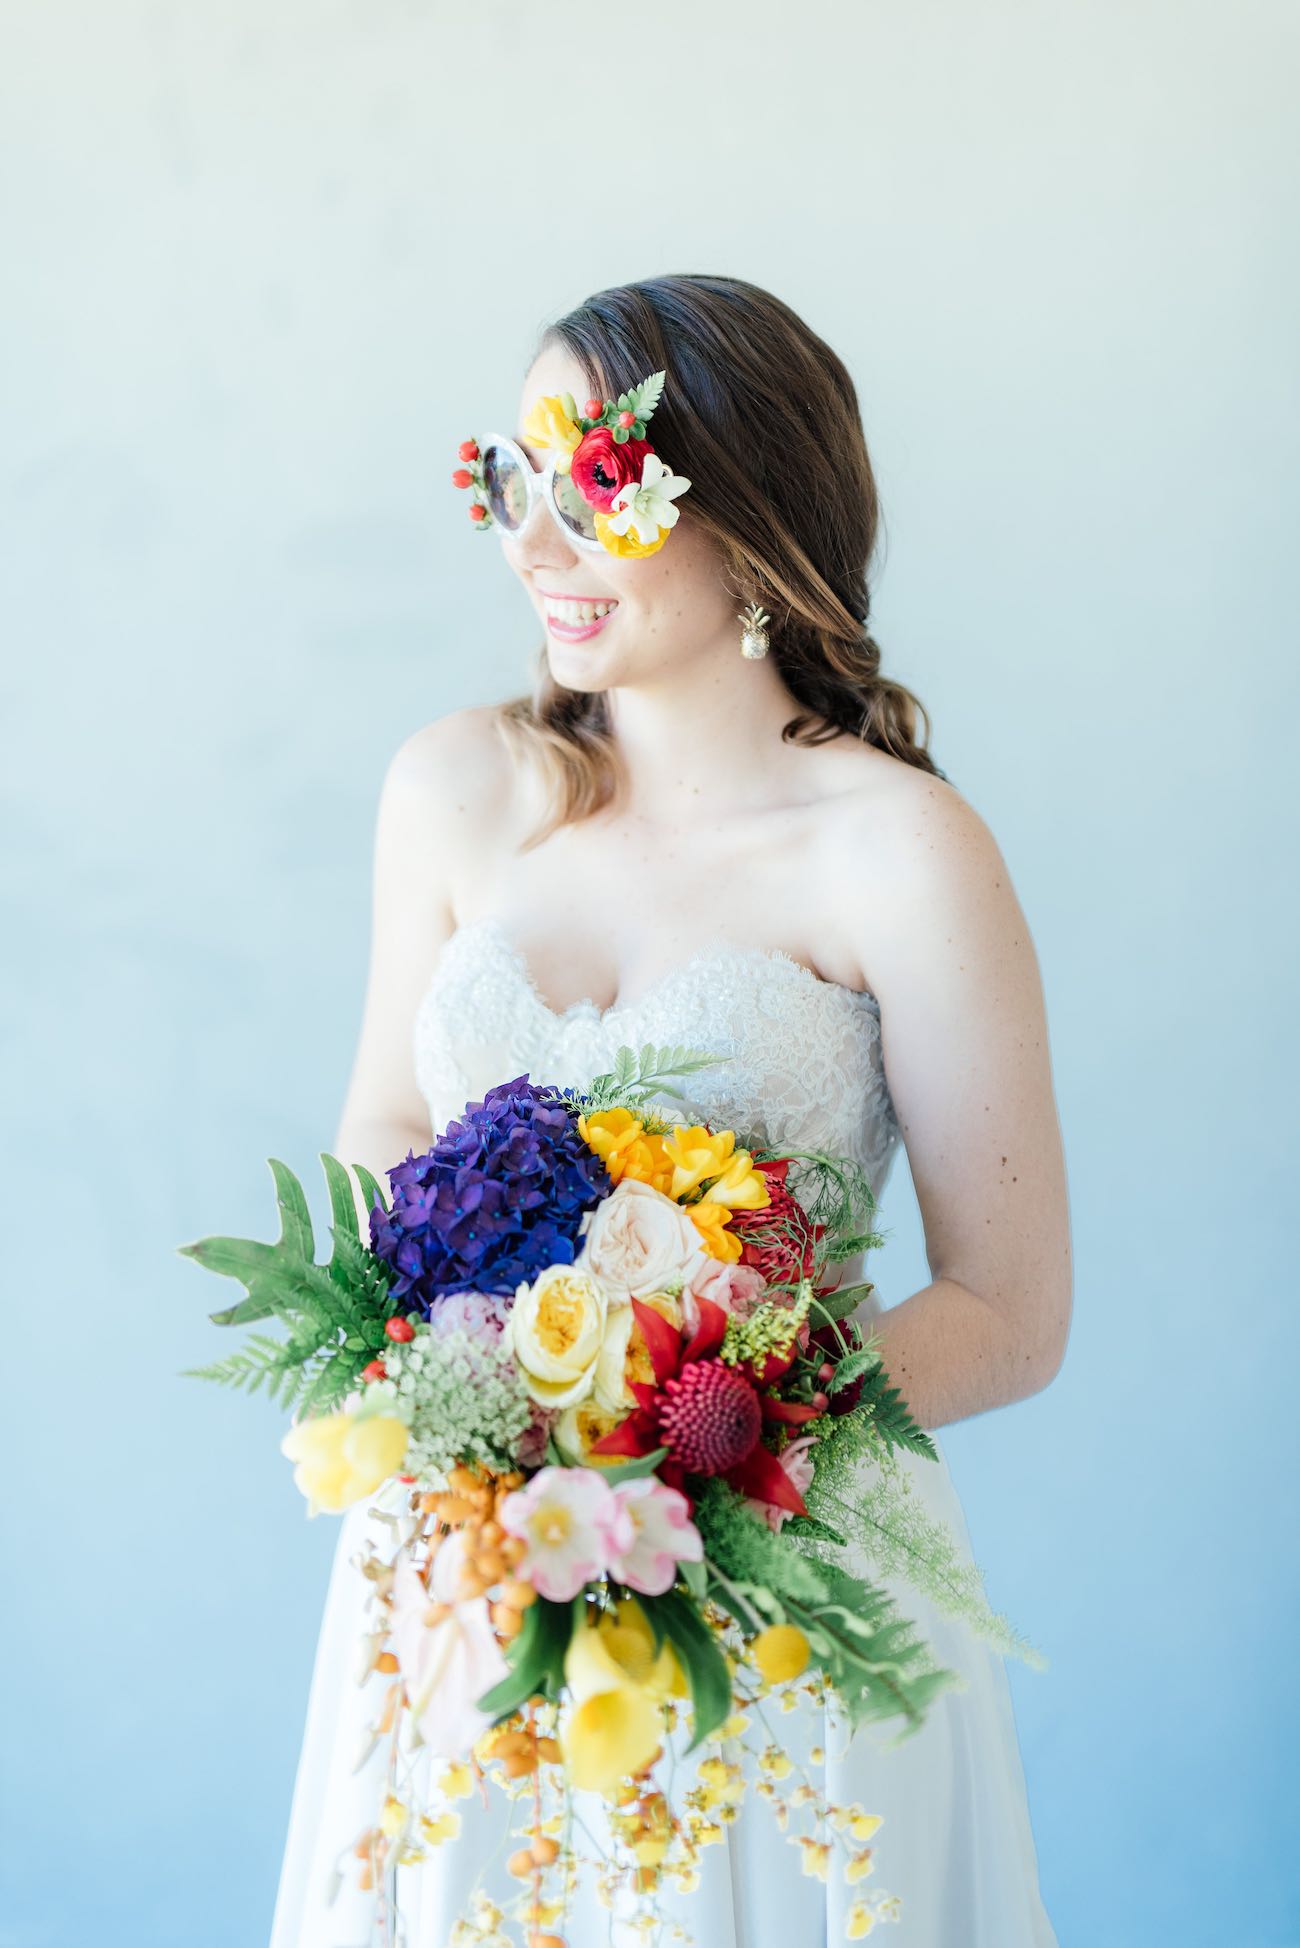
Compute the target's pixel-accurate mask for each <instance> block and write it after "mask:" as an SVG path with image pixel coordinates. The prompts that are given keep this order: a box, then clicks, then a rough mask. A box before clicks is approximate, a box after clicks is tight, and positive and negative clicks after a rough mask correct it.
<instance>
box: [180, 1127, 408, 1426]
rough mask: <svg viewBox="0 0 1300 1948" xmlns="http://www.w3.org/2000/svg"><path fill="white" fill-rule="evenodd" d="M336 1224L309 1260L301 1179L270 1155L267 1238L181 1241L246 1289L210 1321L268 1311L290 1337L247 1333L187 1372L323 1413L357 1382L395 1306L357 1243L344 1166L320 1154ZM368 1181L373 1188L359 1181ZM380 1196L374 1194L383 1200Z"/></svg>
mask: <svg viewBox="0 0 1300 1948" xmlns="http://www.w3.org/2000/svg"><path fill="white" fill-rule="evenodd" d="M321 1163H322V1165H323V1167H324V1171H325V1180H326V1184H327V1186H328V1189H329V1195H330V1207H331V1211H332V1214H333V1218H334V1222H333V1224H332V1225H331V1227H330V1237H331V1239H332V1241H333V1250H332V1253H331V1256H330V1258H329V1261H328V1263H326V1264H320V1265H318V1264H317V1263H316V1241H315V1237H314V1235H313V1232H312V1222H311V1213H310V1211H309V1209H308V1206H307V1199H306V1196H305V1195H304V1192H303V1188H302V1185H301V1184H300V1183H299V1181H298V1179H297V1178H296V1177H295V1176H294V1174H293V1172H292V1171H291V1170H290V1169H289V1168H288V1166H287V1165H285V1164H283V1163H281V1162H279V1161H278V1159H276V1158H274V1157H272V1158H271V1159H270V1166H271V1173H272V1175H273V1177H274V1178H275V1187H276V1197H277V1202H278V1204H279V1210H280V1236H279V1239H278V1241H277V1242H276V1243H275V1244H273V1245H272V1244H264V1243H261V1242H259V1241H258V1240H257V1239H254V1238H224V1237H213V1238H201V1239H200V1240H199V1241H198V1243H197V1244H192V1245H182V1246H180V1247H179V1249H180V1252H181V1255H182V1257H185V1258H192V1259H193V1260H194V1261H195V1263H196V1264H199V1265H202V1266H203V1267H204V1269H205V1270H207V1271H211V1272H216V1273H218V1274H219V1275H220V1276H221V1277H223V1278H235V1279H238V1280H239V1282H240V1284H241V1285H243V1286H244V1288H245V1292H246V1294H247V1296H246V1297H245V1298H243V1299H241V1300H240V1301H239V1302H238V1304H236V1305H233V1306H227V1307H225V1308H224V1309H223V1310H222V1311H220V1312H214V1313H212V1314H211V1315H210V1316H211V1318H212V1320H213V1322H214V1324H216V1325H218V1326H243V1325H252V1324H256V1323H257V1322H259V1321H260V1320H263V1319H270V1318H274V1319H277V1320H279V1321H280V1323H281V1324H282V1325H284V1326H285V1327H286V1328H287V1333H288V1337H287V1338H285V1339H283V1340H277V1339H272V1338H270V1337H269V1336H268V1335H266V1334H264V1333H252V1334H250V1335H249V1337H248V1339H247V1340H246V1341H245V1343H244V1345H243V1346H242V1347H241V1348H240V1349H239V1351H238V1352H235V1353H232V1354H230V1355H229V1356H228V1357H227V1358H226V1359H223V1360H218V1361H217V1362H215V1364H213V1365H211V1366H202V1367H190V1368H188V1369H187V1377H190V1378H194V1379H200V1380H214V1381H216V1382H217V1383H218V1384H219V1385H221V1386H229V1387H242V1388H244V1389H245V1390H246V1391H248V1392H250V1393H256V1392H257V1391H258V1390H259V1389H264V1390H265V1391H266V1392H267V1393H268V1394H269V1395H270V1397H271V1399H272V1400H274V1401H276V1402H277V1404H278V1405H279V1406H281V1407H283V1408H286V1409H287V1408H296V1409H297V1410H298V1412H299V1413H302V1414H315V1413H325V1412H328V1410H329V1409H330V1408H331V1407H334V1406H336V1405H337V1404H338V1402H339V1401H340V1400H342V1399H343V1398H344V1396H345V1395H346V1394H347V1393H349V1392H350V1391H351V1389H352V1388H353V1387H354V1386H355V1385H356V1384H357V1382H358V1380H359V1378H360V1374H361V1370H362V1368H363V1367H364V1366H366V1365H367V1364H368V1363H369V1361H370V1360H372V1359H373V1358H374V1357H375V1355H376V1354H377V1353H378V1352H380V1351H381V1350H382V1349H383V1347H384V1346H385V1345H386V1344H387V1340H386V1338H385V1334H384V1321H385V1320H386V1319H388V1318H391V1316H392V1315H393V1313H394V1312H396V1310H397V1306H396V1304H395V1302H394V1301H393V1300H392V1299H391V1298H390V1297H389V1295H388V1268H387V1266H386V1265H384V1264H383V1263H382V1261H381V1260H380V1259H378V1258H376V1257H375V1256H374V1254H373V1253H372V1252H370V1251H369V1250H368V1249H367V1248H366V1247H365V1246H364V1245H363V1244H362V1242H361V1235H360V1227H359V1225H358V1222H357V1212H356V1203H355V1200H354V1197H353V1193H352V1188H351V1184H350V1182H349V1180H348V1175H347V1172H346V1170H345V1169H344V1167H343V1165H342V1164H341V1163H339V1162H338V1160H337V1158H335V1157H331V1156H329V1155H328V1154H326V1153H322V1156H321ZM353 1169H354V1171H355V1172H356V1176H357V1180H358V1182H359V1183H360V1184H361V1186H362V1190H363V1192H364V1193H365V1194H366V1195H367V1197H368V1199H369V1201H370V1202H371V1203H373V1201H374V1195H381V1194H380V1193H379V1187H378V1185H377V1184H375V1180H374V1178H373V1177H370V1174H369V1172H368V1171H365V1170H363V1168H362V1166H361V1165H359V1164H354V1165H353ZM367 1180H368V1183H369V1185H370V1186H371V1187H373V1193H374V1195H372V1194H371V1190H370V1189H368V1188H367ZM381 1201H382V1197H381Z"/></svg>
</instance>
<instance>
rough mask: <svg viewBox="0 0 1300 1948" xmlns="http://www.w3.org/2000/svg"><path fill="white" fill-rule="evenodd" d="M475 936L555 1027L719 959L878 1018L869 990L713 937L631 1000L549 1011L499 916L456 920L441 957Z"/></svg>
mask: <svg viewBox="0 0 1300 1948" xmlns="http://www.w3.org/2000/svg"><path fill="white" fill-rule="evenodd" d="M475 932H485V933H487V934H490V935H491V936H492V938H493V939H494V940H495V941H496V943H497V946H498V947H499V948H500V950H501V951H502V953H504V955H505V957H506V958H507V960H509V961H510V962H511V963H512V965H513V966H514V968H515V971H516V972H517V973H518V975H519V977H520V979H521V981H522V983H523V985H524V987H525V989H526V990H527V992H528V994H529V996H530V997H531V999H532V1000H533V1002H534V1003H535V1004H536V1006H537V1007H538V1009H539V1010H540V1011H541V1013H542V1014H544V1015H545V1016H546V1017H547V1018H548V1019H549V1020H550V1021H553V1022H556V1023H561V1024H562V1023H565V1022H569V1021H575V1020H578V1019H586V1020H588V1021H593V1022H597V1023H599V1024H600V1025H601V1026H602V1027H603V1026H604V1024H605V1023H606V1022H609V1021H613V1020H614V1019H615V1018H616V1017H617V1016H619V1015H626V1014H631V1013H633V1012H634V1011H635V1010H637V1009H638V1008H643V1007H645V1005H646V1003H647V1002H648V1001H650V1000H652V999H654V998H657V997H658V996H659V995H660V994H662V993H663V992H664V991H665V990H669V989H671V988H672V987H673V986H674V985H675V984H676V983H677V982H679V981H681V980H683V979H684V978H685V977H686V976H687V975H688V974H691V973H694V972H695V970H696V969H697V968H699V967H701V966H707V965H708V964H709V962H710V961H725V960H731V961H751V962H752V961H762V962H763V963H765V964H766V965H769V966H772V967H776V968H782V969H788V970H789V972H790V974H791V976H792V978H794V979H795V980H802V981H803V982H804V983H806V984H809V985H810V986H811V987H812V988H813V989H821V990H822V991H823V992H824V993H826V994H828V995H835V996H837V997H838V996H841V995H842V996H843V997H844V999H845V1000H846V1001H847V1002H848V1003H849V1004H850V1006H852V1007H854V1008H855V1010H856V1008H857V1007H858V1006H862V1007H864V1008H865V1010H866V1011H867V1012H869V1013H871V1014H873V1015H879V1012H880V1002H879V1000H878V999H877V997H876V996H875V995H874V994H873V993H872V992H871V990H870V988H851V987H846V986H845V985H844V983H843V982H842V981H827V980H824V979H823V978H822V976H821V975H820V974H814V973H813V970H812V969H811V967H809V966H807V965H806V963H805V962H803V961H801V960H798V959H797V958H796V957H795V955H793V954H788V953H787V952H786V951H785V949H784V947H742V946H738V945H737V944H736V943H735V942H733V941H726V940H722V939H721V938H720V937H717V936H715V937H714V938H712V939H710V940H707V941H704V942H702V943H701V944H700V946H699V947H697V948H696V949H695V951H694V952H693V953H692V954H691V955H690V956H689V957H688V958H687V959H686V960H684V961H682V962H681V963H680V965H678V966H677V967H670V968H668V969H667V970H666V972H665V973H663V974H661V975H660V976H659V978H658V980H656V981H652V982H651V983H650V985H649V987H648V988H645V989H643V991H642V992H641V993H640V994H638V995H635V996H634V997H633V999H632V1000H631V1001H614V1002H611V1003H610V1005H609V1007H607V1008H602V1007H600V1006H599V1005H598V1004H597V1003H596V1001H595V1000H594V999H593V998H592V997H591V995H588V994H584V995H582V996H580V997H579V999H578V1000H577V1001H571V1002H570V1003H569V1005H568V1006H567V1007H566V1008H553V1007H552V1006H551V1004H550V1002H549V1001H548V1000H547V999H546V997H545V995H544V994H543V993H542V991H541V989H540V988H539V987H538V985H537V982H536V980H535V978H534V976H533V971H532V969H531V968H530V966H529V965H528V960H527V957H526V955H525V954H524V953H523V952H522V950H521V949H520V948H519V947H518V946H516V944H515V942H514V941H513V940H512V939H511V938H510V936H509V934H508V933H507V932H506V929H505V925H504V922H503V921H502V920H501V918H500V916H499V915H497V914H495V913H481V914H479V916H478V918H477V919H474V920H462V921H460V922H459V923H458V924H457V925H456V926H454V927H453V928H452V930H451V932H450V934H449V935H448V936H447V939H446V941H445V942H444V944H443V948H442V952H443V953H444V954H445V953H446V952H447V951H448V949H449V948H451V947H452V946H453V944H454V943H456V942H458V941H460V940H461V939H462V938H464V937H465V936H466V935H470V934H473V933H475Z"/></svg>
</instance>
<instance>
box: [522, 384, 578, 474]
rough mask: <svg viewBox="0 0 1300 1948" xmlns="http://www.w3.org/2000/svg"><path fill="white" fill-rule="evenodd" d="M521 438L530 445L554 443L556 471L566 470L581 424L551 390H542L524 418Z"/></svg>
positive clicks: (563, 471)
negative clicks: (522, 436) (539, 396)
mask: <svg viewBox="0 0 1300 1948" xmlns="http://www.w3.org/2000/svg"><path fill="white" fill-rule="evenodd" d="M524 438H525V439H526V440H528V441H530V442H531V443H532V445H533V446H553V447H555V448H556V449H557V452H556V461H555V471H556V472H557V473H568V471H569V467H570V464H571V462H572V459H573V449H574V448H575V447H576V446H577V444H578V442H579V441H580V440H581V438H582V428H581V427H580V426H579V425H578V424H577V422H576V420H574V419H573V417H572V416H571V414H570V413H569V411H568V409H567V407H566V406H565V403H564V400H563V399H561V398H559V397H558V396H557V395H556V394H555V393H553V392H545V393H543V394H542V396H541V398H540V399H539V400H538V401H537V403H536V405H535V406H534V407H533V409H532V411H531V412H530V413H529V415H528V417H527V419H526V420H525V421H524Z"/></svg>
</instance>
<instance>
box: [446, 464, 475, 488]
mask: <svg viewBox="0 0 1300 1948" xmlns="http://www.w3.org/2000/svg"><path fill="white" fill-rule="evenodd" d="M451 484H452V486H453V487H472V486H473V485H474V476H473V474H472V473H471V472H470V471H469V468H468V467H457V469H456V471H455V473H454V474H453V475H452V477H451Z"/></svg>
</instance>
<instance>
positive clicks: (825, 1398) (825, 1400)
mask: <svg viewBox="0 0 1300 1948" xmlns="http://www.w3.org/2000/svg"><path fill="white" fill-rule="evenodd" d="M830 1404H831V1402H830V1395H829V1394H825V1393H815V1394H814V1395H813V1397H812V1405H813V1406H814V1407H815V1408H816V1409H817V1411H818V1413H819V1414H824V1413H825V1412H826V1409H827V1408H828V1407H829V1406H830Z"/></svg>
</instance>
